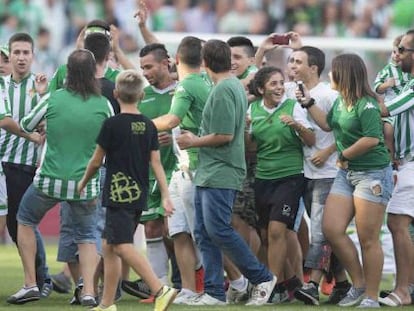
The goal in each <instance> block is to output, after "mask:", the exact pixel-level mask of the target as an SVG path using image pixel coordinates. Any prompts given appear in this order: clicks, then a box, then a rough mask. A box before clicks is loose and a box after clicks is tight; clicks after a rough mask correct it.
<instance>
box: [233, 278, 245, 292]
mask: <svg viewBox="0 0 414 311" xmlns="http://www.w3.org/2000/svg"><path fill="white" fill-rule="evenodd" d="M230 284H231V287H233V288H234V289H237V290H238V291H244V290H246V288H247V280H246V278H245V277H244V276H243V275H242V276H241V277H240V278H238V279H237V280H233V281H230Z"/></svg>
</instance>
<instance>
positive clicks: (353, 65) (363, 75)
mask: <svg viewBox="0 0 414 311" xmlns="http://www.w3.org/2000/svg"><path fill="white" fill-rule="evenodd" d="M331 72H332V80H333V82H335V84H336V85H337V90H338V92H339V93H340V94H341V95H342V97H343V98H344V100H345V102H346V104H347V105H349V104H352V105H353V104H355V103H356V101H357V100H358V99H360V98H362V97H372V98H376V95H375V93H374V92H373V91H372V89H371V87H370V86H369V83H368V74H367V68H366V66H365V64H364V61H363V60H362V58H361V57H359V56H358V55H356V54H341V55H338V56H336V57H335V58H334V59H333V60H332V69H331Z"/></svg>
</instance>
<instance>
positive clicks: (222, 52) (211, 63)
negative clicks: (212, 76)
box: [201, 39, 231, 73]
mask: <svg viewBox="0 0 414 311" xmlns="http://www.w3.org/2000/svg"><path fill="white" fill-rule="evenodd" d="M201 54H202V58H203V60H204V65H205V66H206V67H207V68H209V69H210V70H211V71H213V72H214V73H221V72H226V71H229V70H230V69H231V50H230V46H229V45H228V44H227V43H226V42H224V41H221V40H215V39H213V40H208V41H207V42H206V43H205V44H204V46H203V49H202V50H201Z"/></svg>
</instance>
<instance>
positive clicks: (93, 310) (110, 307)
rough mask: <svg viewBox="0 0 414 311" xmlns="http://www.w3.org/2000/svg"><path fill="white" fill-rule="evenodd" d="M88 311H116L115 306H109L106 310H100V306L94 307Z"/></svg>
mask: <svg viewBox="0 0 414 311" xmlns="http://www.w3.org/2000/svg"><path fill="white" fill-rule="evenodd" d="M89 310H90V311H116V305H111V306H109V307H106V308H102V307H101V306H96V307H94V308H92V309H89Z"/></svg>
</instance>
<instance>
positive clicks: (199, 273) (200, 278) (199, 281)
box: [195, 266, 204, 293]
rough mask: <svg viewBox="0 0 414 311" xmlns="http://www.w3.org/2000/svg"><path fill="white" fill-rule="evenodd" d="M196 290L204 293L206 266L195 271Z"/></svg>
mask: <svg viewBox="0 0 414 311" xmlns="http://www.w3.org/2000/svg"><path fill="white" fill-rule="evenodd" d="M195 281H196V292H197V293H202V292H203V291H204V268H203V267H202V266H201V267H200V269H198V270H196V271H195Z"/></svg>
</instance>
